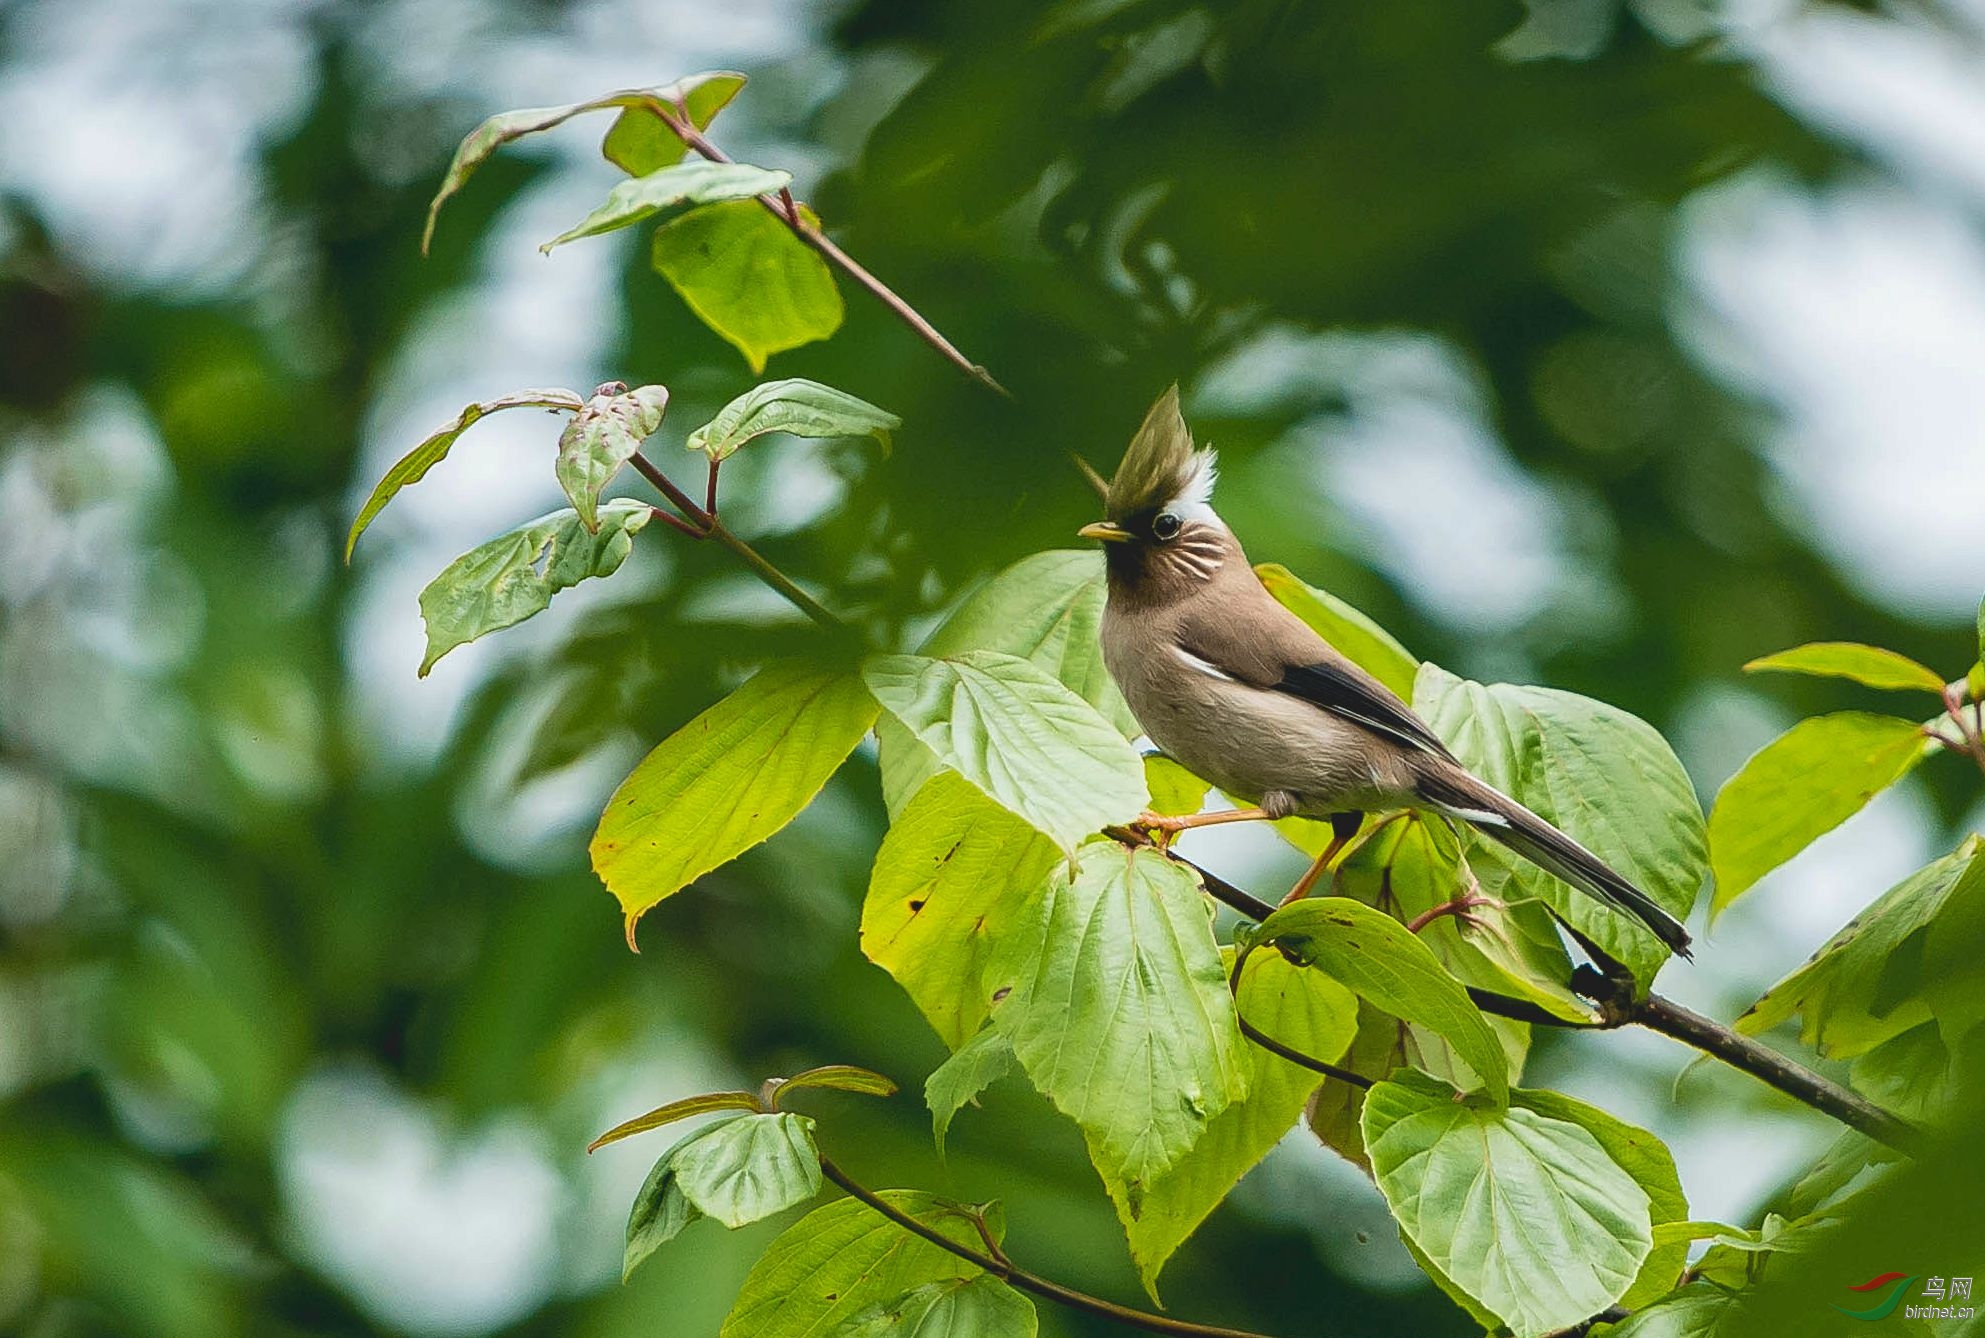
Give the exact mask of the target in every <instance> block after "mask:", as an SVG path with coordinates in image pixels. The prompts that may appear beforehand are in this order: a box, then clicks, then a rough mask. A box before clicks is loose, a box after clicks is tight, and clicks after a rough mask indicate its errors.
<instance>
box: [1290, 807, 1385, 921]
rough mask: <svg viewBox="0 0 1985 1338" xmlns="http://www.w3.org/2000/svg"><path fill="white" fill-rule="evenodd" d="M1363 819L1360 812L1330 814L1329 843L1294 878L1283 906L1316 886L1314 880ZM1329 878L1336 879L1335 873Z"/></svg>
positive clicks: (1321, 874) (1298, 899) (1328, 865)
mask: <svg viewBox="0 0 1985 1338" xmlns="http://www.w3.org/2000/svg"><path fill="white" fill-rule="evenodd" d="M1364 820H1365V815H1364V814H1362V813H1332V814H1331V815H1330V844H1329V845H1327V846H1325V847H1324V848H1323V853H1322V854H1321V855H1318V856H1317V857H1316V863H1314V864H1312V865H1310V867H1309V868H1308V870H1306V871H1305V872H1304V874H1303V876H1302V877H1301V878H1298V879H1297V880H1296V885H1295V886H1294V887H1292V888H1290V889H1289V895H1288V896H1286V897H1284V898H1282V904H1283V905H1284V906H1287V905H1288V904H1289V903H1290V902H1292V901H1301V900H1302V899H1303V898H1304V897H1307V896H1308V895H1309V894H1310V889H1311V888H1312V887H1315V886H1316V880H1317V879H1319V878H1321V877H1323V871H1324V870H1325V869H1328V868H1329V867H1330V861H1332V860H1334V859H1336V858H1337V854H1338V852H1339V851H1341V850H1343V849H1344V847H1345V846H1346V845H1348V844H1350V841H1351V838H1352V837H1354V836H1356V835H1357V834H1358V828H1359V826H1360V825H1361V824H1363V822H1364ZM1331 880H1332V882H1333V883H1334V882H1335V881H1336V875H1335V874H1332V875H1331Z"/></svg>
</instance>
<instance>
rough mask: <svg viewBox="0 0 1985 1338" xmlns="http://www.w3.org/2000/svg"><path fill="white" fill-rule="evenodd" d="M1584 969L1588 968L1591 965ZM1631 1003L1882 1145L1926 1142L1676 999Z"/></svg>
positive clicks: (1632, 1016)
mask: <svg viewBox="0 0 1985 1338" xmlns="http://www.w3.org/2000/svg"><path fill="white" fill-rule="evenodd" d="M1580 970H1581V971H1585V970H1586V968H1580ZM1596 974H1597V973H1596V972H1595V973H1592V975H1595V976H1596ZM1589 985H1590V980H1589V979H1587V980H1586V982H1585V986H1582V985H1581V977H1580V976H1578V975H1576V974H1575V975H1574V977H1573V980H1572V987H1573V988H1574V989H1578V990H1579V992H1580V993H1584V992H1585V987H1586V986H1589ZM1609 988H1610V987H1609ZM1587 997H1592V996H1590V995H1588V996H1587ZM1625 1007H1626V1012H1627V1019H1628V1020H1629V1021H1631V1022H1633V1023H1635V1024H1637V1025H1639V1026H1643V1027H1646V1028H1647V1029H1648V1030H1649V1031H1658V1032H1660V1033H1661V1034H1662V1035H1663V1036H1668V1037H1671V1038H1673V1039H1675V1040H1678V1041H1680V1042H1682V1043H1683V1044H1684V1045H1692V1046H1694V1047H1695V1048H1696V1049H1698V1050H1700V1051H1702V1052H1703V1053H1704V1054H1706V1055H1710V1056H1712V1057H1714V1058H1716V1059H1720V1060H1722V1061H1723V1062H1724V1063H1726V1064H1728V1065H1730V1066H1731V1067H1732V1068H1738V1069H1742V1070H1743V1071H1744V1072H1746V1073H1748V1074H1750V1075H1751V1076H1752V1077H1754V1078H1756V1079H1758V1080H1759V1081H1760V1082H1764V1083H1767V1084H1769V1085H1770V1086H1772V1087H1775V1088H1777V1089H1778V1090H1779V1091H1781V1092H1783V1093H1785V1094H1786V1095H1787V1096H1789V1097H1791V1098H1793V1099H1794V1100H1796V1101H1800V1102H1803V1103H1804V1104H1806V1105H1808V1106H1811V1107H1812V1108H1813V1109H1814V1110H1817V1111H1819V1112H1820V1113H1821V1114H1823V1115H1827V1116H1831V1117H1832V1118H1833V1119H1836V1120H1838V1121H1840V1122H1841V1123H1842V1124H1845V1125H1847V1126H1848V1127H1849V1128H1852V1129H1858V1130H1859V1131H1860V1132H1862V1133H1864V1134H1866V1135H1867V1136H1868V1137H1870V1138H1872V1139H1874V1140H1875V1141H1876V1142H1878V1143H1886V1144H1887V1145H1888V1146H1889V1147H1892V1148H1894V1149H1896V1150H1897V1151H1898V1152H1903V1153H1909V1154H1912V1155H1913V1154H1915V1153H1916V1152H1917V1151H1919V1150H1920V1149H1921V1147H1922V1145H1923V1136H1922V1133H1921V1131H1920V1130H1918V1129H1917V1128H1916V1126H1915V1125H1913V1124H1911V1123H1909V1122H1908V1121H1907V1120H1904V1119H1902V1118H1901V1117H1900V1116H1898V1115H1894V1114H1892V1113H1890V1112H1889V1111H1886V1110H1883V1109H1882V1108H1881V1107H1880V1106H1878V1105H1876V1104H1875V1103H1874V1102H1872V1101H1870V1100H1868V1099H1867V1098H1866V1097H1864V1096H1862V1095H1861V1094H1860V1093H1859V1092H1855V1091H1852V1090H1850V1089H1848V1088H1846V1087H1842V1086H1841V1085H1840V1084H1839V1083H1836V1082H1833V1081H1831V1080H1830V1079H1828V1078H1826V1077H1824V1076H1822V1075H1821V1074H1819V1073H1816V1072H1814V1071H1813V1070H1812V1069H1809V1068H1807V1067H1805V1066H1804V1065H1803V1064H1799V1063H1797V1062H1795V1061H1793V1060H1791V1059H1787V1058H1786V1057H1785V1056H1784V1055H1781V1054H1779V1053H1778V1052H1777V1051H1776V1050H1773V1049H1772V1048H1771V1047H1770V1046H1767V1045H1764V1044H1762V1043H1760V1042H1758V1041H1756V1040H1753V1039H1752V1038H1751V1037H1749V1036H1745V1035H1743V1034H1742V1033H1741V1032H1738V1031H1735V1030H1733V1029H1732V1028H1730V1027H1727V1026H1725V1025H1724V1024H1723V1023H1721V1022H1717V1021H1715V1020H1714V1019H1711V1018H1707V1017H1704V1016H1703V1015H1702V1014H1700V1013H1698V1012H1696V1011H1694V1010H1693V1009H1690V1008H1685V1007H1683V1006H1682V1005H1681V1004H1678V1003H1676V1002H1675V1001H1674V1000H1673V999H1665V998H1663V997H1662V996H1660V995H1658V994H1650V995H1648V996H1647V997H1646V998H1645V999H1640V1000H1629V1001H1627V1003H1626V1004H1625Z"/></svg>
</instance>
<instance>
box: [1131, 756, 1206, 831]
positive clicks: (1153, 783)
mask: <svg viewBox="0 0 1985 1338" xmlns="http://www.w3.org/2000/svg"><path fill="white" fill-rule="evenodd" d="M1144 788H1145V789H1147V790H1149V791H1150V792H1151V805H1150V807H1151V811H1152V812H1153V813H1162V814H1164V815H1165V816H1167V817H1185V816H1187V815H1189V814H1193V813H1197V812H1199V810H1201V809H1202V808H1205V807H1206V795H1207V793H1208V792H1209V791H1210V790H1212V788H1213V787H1212V785H1211V784H1209V783H1208V782H1206V781H1203V780H1201V779H1200V778H1199V777H1197V776H1195V775H1193V774H1192V773H1191V772H1190V771H1187V770H1186V769H1185V768H1184V767H1182V766H1180V765H1179V764H1178V763H1177V762H1174V761H1173V760H1172V759H1171V758H1169V757H1166V756H1165V755H1164V754H1163V753H1146V754H1145V755H1144Z"/></svg>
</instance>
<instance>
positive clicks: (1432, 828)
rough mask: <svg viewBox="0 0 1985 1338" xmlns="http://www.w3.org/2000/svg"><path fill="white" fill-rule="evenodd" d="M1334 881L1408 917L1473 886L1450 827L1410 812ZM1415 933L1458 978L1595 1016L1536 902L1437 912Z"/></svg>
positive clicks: (1578, 1018)
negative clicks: (1572, 982) (1573, 980)
mask: <svg viewBox="0 0 1985 1338" xmlns="http://www.w3.org/2000/svg"><path fill="white" fill-rule="evenodd" d="M1336 886H1337V888H1338V890H1340V891H1341V892H1343V893H1344V894H1345V895H1347V896H1351V897H1355V898H1356V899H1358V900H1359V901H1362V902H1364V903H1365V904H1366V905H1374V906H1375V905H1385V906H1387V907H1389V908H1390V909H1391V910H1392V911H1393V912H1394V913H1395V914H1396V916H1397V917H1398V918H1399V919H1401V920H1403V921H1406V922H1409V923H1410V922H1411V921H1413V920H1414V919H1417V918H1418V917H1419V916H1421V915H1424V914H1426V913H1427V912H1428V911H1431V910H1433V909H1434V908H1435V907H1437V906H1440V905H1443V904H1446V903H1449V902H1452V901H1453V900H1454V899H1455V898H1456V897H1458V896H1461V895H1462V894H1464V893H1467V892H1471V891H1475V890H1479V884H1478V883H1477V882H1476V880H1475V878H1474V875H1473V871H1472V870H1471V869H1469V868H1468V867H1467V865H1466V862H1465V861H1464V860H1463V858H1462V854H1461V847H1460V843H1459V840H1458V838H1457V836H1456V834H1455V831H1454V829H1453V827H1452V826H1451V825H1449V824H1448V822H1447V821H1446V820H1445V819H1442V818H1439V817H1436V816H1433V815H1430V814H1424V813H1414V812H1410V811H1409V812H1406V813H1402V814H1399V815H1397V816H1395V817H1392V818H1391V819H1390V820H1389V821H1387V822H1386V824H1385V826H1384V827H1382V828H1380V829H1378V830H1376V831H1374V832H1373V833H1372V834H1371V835H1370V836H1369V837H1368V838H1367V839H1366V840H1364V841H1363V842H1361V843H1360V844H1359V845H1358V847H1357V848H1356V849H1355V850H1353V851H1352V853H1351V854H1350V855H1349V856H1348V857H1347V858H1346V859H1345V860H1344V862H1343V864H1342V865H1340V866H1339V868H1338V871H1337V878H1336ZM1418 937H1419V940H1420V942H1422V943H1424V944H1426V945H1427V947H1428V948H1430V949H1432V950H1433V954H1434V956H1435V957H1436V958H1438V959H1439V960H1440V962H1441V964H1442V965H1443V966H1445V967H1446V968H1447V969H1448V970H1449V971H1451V972H1452V973H1453V974H1454V977H1455V979H1457V980H1459V981H1461V983H1462V984H1464V985H1474V986H1477V987H1479V988H1481V989H1487V990H1494V991H1495V992H1496V993H1498V994H1508V995H1513V996H1515V997H1517V998H1522V999H1527V1000H1529V1001H1530V1002H1532V1003H1534V1004H1536V1005H1538V1006H1539V1007H1540V1008H1546V1009H1549V1010H1550V1011H1551V1012H1553V1013H1556V1014H1557V1015H1558V1016H1560V1017H1562V1018H1564V1019H1566V1020H1567V1021H1573V1022H1589V1021H1592V1020H1594V1014H1593V1011H1592V1009H1591V1007H1590V1005H1588V1004H1587V1003H1586V1002H1585V1001H1584V1000H1582V999H1580V998H1579V997H1578V996H1577V995H1576V994H1574V993H1572V991H1571V988H1570V986H1569V985H1568V984H1567V983H1566V982H1568V981H1569V980H1570V979H1571V973H1572V966H1571V959H1570V957H1569V956H1568V955H1567V954H1566V952H1565V948H1564V944H1563V941H1562V940H1561V939H1560V937H1559V933H1558V927H1557V925H1556V923H1555V922H1553V921H1552V919H1551V916H1550V912H1549V911H1548V910H1546V909H1545V907H1544V905H1543V904H1542V903H1541V902H1536V901H1528V902H1524V901H1519V902H1517V903H1516V904H1514V905H1510V904H1504V903H1495V902H1492V903H1490V904H1488V905H1483V906H1474V907H1471V908H1470V909H1469V910H1468V913H1467V915H1466V917H1463V916H1459V915H1440V916H1436V917H1435V918H1434V919H1432V920H1430V921H1428V922H1427V923H1426V924H1425V925H1424V926H1423V927H1422V928H1421V930H1420V932H1419V935H1418ZM1490 1025H1491V1026H1494V1025H1495V1023H1494V1022H1493V1021H1491V1023H1490ZM1377 1076H1380V1077H1383V1076H1384V1075H1383V1074H1379V1075H1377ZM1439 1076H1443V1077H1445V1076H1447V1075H1445V1074H1441V1075H1439Z"/></svg>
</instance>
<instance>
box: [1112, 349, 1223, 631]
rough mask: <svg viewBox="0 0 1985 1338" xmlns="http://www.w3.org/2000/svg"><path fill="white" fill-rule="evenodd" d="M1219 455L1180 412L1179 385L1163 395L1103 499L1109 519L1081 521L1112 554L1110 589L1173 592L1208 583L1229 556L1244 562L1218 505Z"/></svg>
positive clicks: (1159, 593) (1145, 594)
mask: <svg viewBox="0 0 1985 1338" xmlns="http://www.w3.org/2000/svg"><path fill="white" fill-rule="evenodd" d="M1214 465H1215V461H1214V456H1213V452H1212V451H1211V450H1204V449H1201V450H1195V449H1194V448H1193V444H1192V433H1191V431H1190V430H1189V429H1188V428H1187V427H1186V424H1185V418H1184V417H1183V416H1182V415H1181V414H1180V413H1179V388H1178V387H1177V386H1173V387H1172V388H1171V389H1169V390H1167V391H1166V392H1165V393H1164V394H1163V395H1161V396H1159V397H1158V402H1157V403H1156V404H1154V405H1152V406H1151V411H1150V412H1149V413H1147V414H1145V415H1144V425H1143V426H1142V427H1140V428H1138V429H1137V435H1136V436H1135V437H1134V438H1132V439H1131V443H1130V449H1129V450H1127V451H1125V452H1124V456H1123V463H1122V464H1120V465H1118V466H1117V472H1116V476H1115V477H1114V478H1113V479H1111V480H1110V487H1109V491H1108V493H1107V494H1105V496H1104V498H1103V513H1104V516H1105V519H1103V520H1099V521H1097V522H1095V523H1094V524H1093V525H1084V526H1083V527H1082V529H1081V531H1080V533H1081V535H1082V537H1083V538H1085V539H1100V540H1102V541H1103V544H1104V548H1105V551H1106V553H1107V556H1108V558H1109V570H1110V586H1111V589H1112V590H1115V591H1121V592H1124V593H1127V594H1134V595H1138V596H1141V597H1144V598H1156V599H1163V598H1175V597H1179V596H1182V595H1185V594H1188V593H1190V592H1191V591H1192V590H1194V589H1196V588H1198V587H1199V586H1202V585H1204V584H1206V583H1207V582H1210V581H1211V580H1212V579H1213V578H1214V576H1215V575H1216V574H1217V573H1218V572H1219V571H1220V570H1221V569H1222V568H1223V567H1224V566H1226V565H1227V564H1228V563H1230V562H1239V563H1240V564H1241V565H1242V566H1245V565H1246V561H1247V560H1246V558H1245V557H1244V556H1243V555H1242V554H1241V551H1240V545H1239V544H1238V543H1236V542H1235V539H1234V535H1233V532H1232V531H1231V530H1229V529H1228V528H1227V526H1226V524H1225V522H1223V521H1222V520H1221V519H1220V517H1219V516H1218V515H1217V514H1215V513H1214V510H1213V479H1214Z"/></svg>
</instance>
